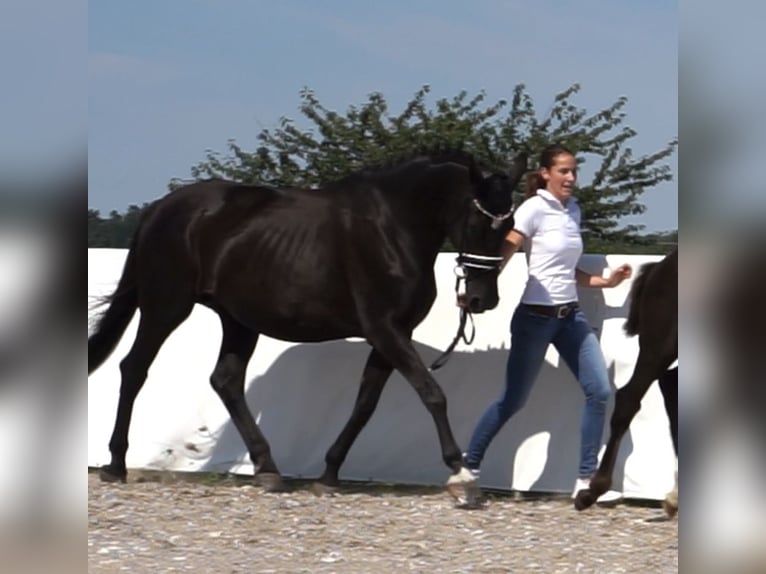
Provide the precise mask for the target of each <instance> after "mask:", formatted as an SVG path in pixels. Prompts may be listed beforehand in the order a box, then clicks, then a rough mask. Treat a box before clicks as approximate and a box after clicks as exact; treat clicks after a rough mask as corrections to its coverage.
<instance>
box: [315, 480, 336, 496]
mask: <svg viewBox="0 0 766 574" xmlns="http://www.w3.org/2000/svg"><path fill="white" fill-rule="evenodd" d="M311 492H312V494H314V495H315V496H336V495H337V494H338V487H337V486H331V485H329V484H324V483H323V482H315V483H313V484H312V485H311Z"/></svg>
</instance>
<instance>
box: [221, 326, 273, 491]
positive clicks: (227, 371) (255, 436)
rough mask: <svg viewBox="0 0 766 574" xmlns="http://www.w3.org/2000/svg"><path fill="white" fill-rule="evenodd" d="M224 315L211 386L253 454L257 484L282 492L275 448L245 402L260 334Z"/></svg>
mask: <svg viewBox="0 0 766 574" xmlns="http://www.w3.org/2000/svg"><path fill="white" fill-rule="evenodd" d="M220 315H221V326H222V328H223V339H222V341H221V351H220V353H219V355H218V362H217V363H216V365H215V369H214V370H213V374H212V375H211V376H210V384H211V385H212V387H213V389H214V390H215V392H216V393H217V394H218V396H219V397H220V398H221V401H222V402H223V404H224V406H225V407H226V410H227V411H228V412H229V416H230V417H231V420H232V422H233V423H234V426H235V427H237V431H239V434H240V436H241V437H242V440H243V441H244V443H245V446H246V447H247V450H248V452H249V453H250V459H251V460H252V461H253V466H254V467H255V476H256V480H257V481H258V482H259V483H260V484H261V485H263V486H264V487H265V488H266V489H267V490H269V491H277V490H281V489H282V488H284V484H283V483H282V477H281V476H280V474H279V471H278V470H277V466H276V464H274V461H273V460H272V458H271V448H270V447H269V443H268V442H267V441H266V438H265V437H264V436H263V433H262V432H261V430H260V429H259V428H258V425H257V424H256V422H255V419H254V418H253V414H252V413H251V412H250V409H249V408H248V406H247V401H246V399H245V372H246V370H247V364H248V362H249V361H250V357H251V356H252V354H253V350H254V349H255V344H256V343H257V342H258V333H254V332H253V331H251V330H250V329H248V328H247V327H245V326H244V325H242V324H240V323H238V322H237V321H235V320H234V319H232V318H231V317H229V316H228V315H226V314H224V313H221V314H220Z"/></svg>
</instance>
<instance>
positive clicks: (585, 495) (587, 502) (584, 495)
mask: <svg viewBox="0 0 766 574" xmlns="http://www.w3.org/2000/svg"><path fill="white" fill-rule="evenodd" d="M595 502H596V497H595V496H593V492H591V490H590V489H589V488H584V489H582V490H580V491H578V492H577V495H576V496H575V499H574V507H575V508H576V509H577V510H585V509H586V508H590V507H591V506H593V504H594V503H595Z"/></svg>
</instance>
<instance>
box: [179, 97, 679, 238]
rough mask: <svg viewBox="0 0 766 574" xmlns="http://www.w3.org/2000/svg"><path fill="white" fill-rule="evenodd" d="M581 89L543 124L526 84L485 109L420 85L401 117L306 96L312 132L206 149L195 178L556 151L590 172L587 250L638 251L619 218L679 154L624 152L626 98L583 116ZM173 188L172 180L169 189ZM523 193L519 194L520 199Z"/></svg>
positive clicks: (271, 176) (584, 194) (297, 175)
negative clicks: (430, 154)
mask: <svg viewBox="0 0 766 574" xmlns="http://www.w3.org/2000/svg"><path fill="white" fill-rule="evenodd" d="M579 90H580V86H579V84H574V85H572V86H570V87H569V88H567V89H566V90H564V91H563V92H561V93H559V94H557V95H556V96H555V98H554V101H553V105H552V106H551V107H550V110H549V111H548V112H547V113H546V114H544V115H543V116H542V117H540V116H539V114H538V112H537V110H536V109H535V106H534V102H533V101H532V98H531V96H529V94H528V93H527V92H526V90H525V86H524V85H523V84H519V85H517V86H516V87H515V88H514V90H513V94H512V96H511V98H510V101H508V100H504V99H503V100H499V101H498V102H496V103H494V104H490V105H487V103H486V101H485V100H486V96H485V93H484V92H480V93H478V94H477V95H475V96H473V97H469V96H468V93H467V92H466V91H462V92H460V93H459V94H458V95H457V96H455V97H454V98H452V99H447V98H442V99H439V100H436V102H435V103H434V105H433V106H430V105H428V102H427V97H428V95H429V93H430V88H429V87H428V86H423V87H422V88H420V89H419V90H418V91H417V92H416V93H415V95H414V97H413V98H412V100H411V101H410V102H409V103H408V104H407V105H406V106H405V107H404V109H403V110H402V111H401V112H399V113H397V114H391V113H389V109H388V103H387V102H386V100H385V98H384V96H383V95H382V94H380V93H372V94H370V95H369V96H368V99H367V101H366V102H364V103H363V104H361V105H352V106H350V107H349V108H348V109H347V110H346V112H345V114H340V113H338V112H336V111H333V110H329V109H327V108H326V107H324V106H323V105H322V104H321V103H320V101H319V99H318V98H317V97H316V95H315V94H314V92H313V91H312V90H310V89H308V88H304V89H303V90H302V91H301V92H300V102H301V103H300V112H301V114H302V115H303V116H304V117H305V118H306V119H307V120H308V121H309V122H310V124H311V127H309V128H308V129H300V128H298V127H297V126H296V124H295V122H294V121H293V120H292V119H290V118H287V117H282V118H281V119H280V120H279V125H278V127H277V128H276V129H273V130H271V129H263V130H262V131H261V132H260V133H259V134H258V136H257V139H258V142H259V144H260V145H259V146H258V147H257V149H255V151H252V152H248V151H245V150H244V149H242V148H241V147H240V146H239V145H238V144H237V143H236V142H235V141H233V140H231V141H229V142H228V149H227V152H226V153H225V154H222V153H219V152H215V151H211V150H208V152H207V153H206V158H205V160H204V161H201V162H199V163H198V164H197V165H196V166H194V167H192V169H191V175H192V177H194V178H195V179H205V178H209V177H218V178H225V179H231V180H234V181H241V182H248V183H256V182H259V183H265V184H270V185H278V186H293V185H297V186H305V187H314V186H318V185H321V184H322V183H326V182H329V181H332V180H335V179H338V178H340V177H343V176H345V175H348V174H349V173H351V172H353V171H355V170H357V169H359V168H361V167H363V166H370V165H376V164H383V163H386V162H388V161H391V160H392V159H394V158H396V157H399V156H403V155H406V154H409V153H413V152H416V151H418V150H420V149H423V148H429V147H434V146H452V147H460V148H463V149H467V150H469V151H471V152H472V153H474V154H475V155H476V156H477V157H478V159H479V160H480V161H481V162H482V163H484V164H485V165H486V166H487V167H490V168H503V167H504V166H505V164H506V163H508V162H510V158H511V157H512V156H513V154H515V153H516V152H517V151H518V150H520V149H526V150H527V151H528V152H529V153H530V157H531V158H536V157H537V155H538V152H539V151H540V150H541V149H542V148H543V147H545V146H546V145H548V144H550V143H551V142H560V143H563V144H564V145H566V146H567V147H568V148H570V149H572V151H574V152H575V153H577V155H578V158H579V160H580V161H581V162H593V164H594V165H595V166H596V168H595V169H593V170H591V171H593V174H594V175H593V177H592V178H591V179H590V181H583V179H582V178H581V180H580V182H579V184H580V185H579V190H578V199H579V202H580V205H581V207H582V210H583V235H584V238H585V242H586V249H589V247H590V245H596V244H598V245H602V244H609V243H635V244H640V243H641V241H640V236H639V232H640V231H641V230H642V229H643V226H642V225H621V223H620V219H621V218H622V217H623V216H627V215H637V214H641V213H643V212H644V211H645V209H646V208H645V206H644V205H643V204H641V203H640V202H639V201H638V199H639V197H640V196H641V194H642V193H644V192H645V191H646V190H647V189H650V188H652V187H654V186H656V185H657V184H659V183H661V182H664V181H669V180H671V179H672V177H673V176H672V173H671V170H670V167H669V166H668V165H666V164H664V163H663V160H665V159H666V158H668V157H669V156H670V155H671V154H672V153H673V152H674V151H675V148H676V146H677V140H676V139H673V140H671V141H670V142H669V143H668V144H667V145H666V146H665V147H663V148H662V149H660V150H658V151H657V152H655V153H651V154H648V155H643V156H640V157H634V155H633V151H632V149H631V148H630V147H629V143H630V140H631V139H632V138H633V137H635V136H636V132H635V130H633V129H632V128H630V127H627V126H625V125H623V123H624V120H625V112H624V108H625V105H626V104H627V98H625V97H620V98H618V99H617V100H616V101H615V102H614V103H613V104H612V105H610V106H609V107H607V108H606V109H604V110H601V111H599V112H596V113H592V114H589V113H588V112H587V110H585V109H583V108H580V107H577V106H576V105H575V104H574V103H572V100H573V98H574V97H575V96H576V94H577V93H578V92H579ZM533 161H534V159H533ZM530 167H531V168H533V169H534V168H536V167H537V166H535V165H530ZM179 182H180V180H174V181H172V182H171V184H170V187H171V188H173V187H175V186H177V185H178V184H179ZM521 185H523V184H520V188H519V189H518V190H517V192H518V193H522V191H523V190H522V189H521ZM517 201H521V197H518V198H517Z"/></svg>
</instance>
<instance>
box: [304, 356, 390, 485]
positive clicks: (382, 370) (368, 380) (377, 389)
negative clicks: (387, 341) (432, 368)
mask: <svg viewBox="0 0 766 574" xmlns="http://www.w3.org/2000/svg"><path fill="white" fill-rule="evenodd" d="M391 371H393V367H392V366H391V364H390V363H389V362H388V361H386V360H385V359H384V358H383V357H382V356H381V355H380V353H378V351H376V350H375V349H373V350H372V352H370V355H369V357H368V358H367V364H366V365H365V367H364V372H363V373H362V382H361V385H360V387H359V394H358V395H357V397H356V403H354V410H353V412H352V413H351V417H350V418H349V419H348V422H347V423H346V425H345V426H344V427H343V430H342V431H341V432H340V435H338V438H337V439H336V440H335V442H334V443H333V445H332V446H331V447H330V449H329V450H328V451H327V455H326V456H325V463H326V466H325V470H324V473H323V474H322V476H321V477H320V478H319V483H318V486H319V490H320V491H328V490H331V489H332V488H333V487H335V486H337V485H338V471H339V469H340V467H341V465H342V464H343V461H344V460H346V455H348V451H349V450H350V449H351V445H352V444H354V441H355V440H356V437H357V436H359V433H360V432H361V430H362V429H363V428H364V425H366V424H367V421H369V420H370V417H371V416H372V413H373V412H374V411H375V407H376V406H377V405H378V400H379V399H380V394H381V393H382V392H383V387H384V386H385V385H386V381H387V380H388V378H389V377H390V376H391Z"/></svg>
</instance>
